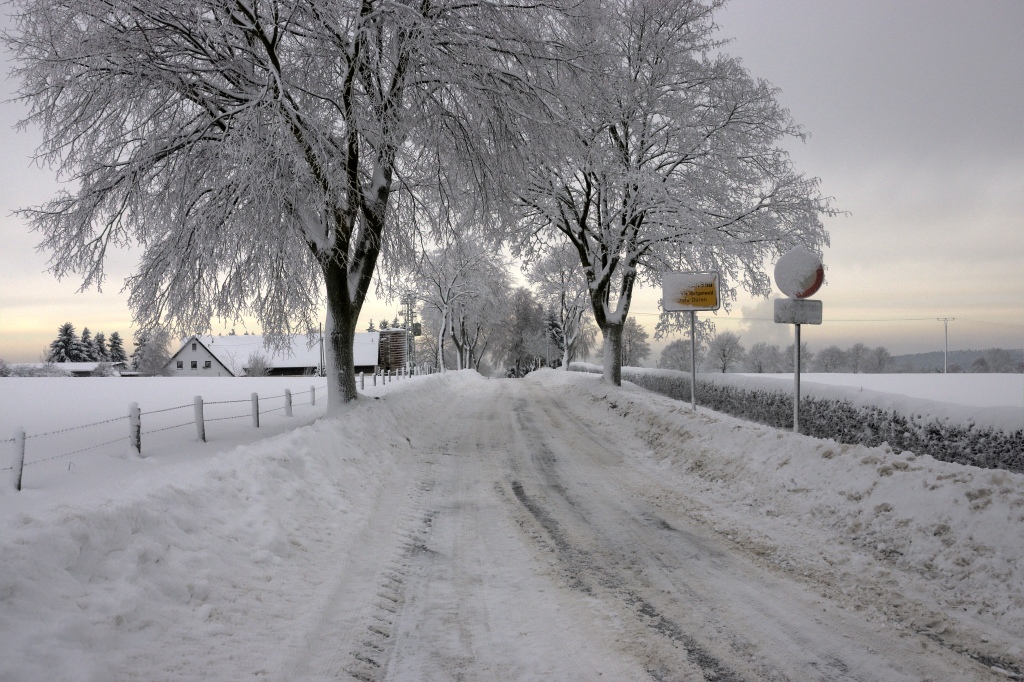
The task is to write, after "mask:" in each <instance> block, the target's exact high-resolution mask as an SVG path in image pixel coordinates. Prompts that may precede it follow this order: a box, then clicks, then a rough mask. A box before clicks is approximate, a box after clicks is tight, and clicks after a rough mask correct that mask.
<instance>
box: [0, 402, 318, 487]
mask: <svg viewBox="0 0 1024 682" xmlns="http://www.w3.org/2000/svg"><path fill="white" fill-rule="evenodd" d="M326 388H327V386H326V384H325V385H323V386H314V387H312V388H310V389H308V390H306V391H300V392H296V393H292V394H291V395H292V396H297V395H305V394H307V393H313V392H314V391H317V390H321V391H322V390H325V389H326ZM287 396H288V394H287V393H282V394H280V395H273V396H266V397H262V398H261V400H265V401H266V400H277V399H280V398H287ZM251 400H252V399H251V398H242V399H239V400H211V401H209V402H204V403H203V404H204V405H232V404H238V403H248V402H250V401H251ZM312 402H313V401H312V400H307V401H303V402H298V403H294V402H293V403H292V406H293V407H297V406H299V405H309V404H312ZM193 405H194V404H193V403H188V404H185V405H175V406H173V407H164V408H161V409H158V410H146V411H143V412H141V415H140V416H142V417H143V418H145V417H149V416H152V415H155V414H161V413H164V412H174V411H175V410H183V409H186V408H189V407H192V406H193ZM286 407H287V404H286V405H281V406H280V407H274V408H271V409H266V410H263V409H261V410H260V411H259V414H269V413H271V412H279V411H281V410H284V409H285V408H286ZM251 416H252V412H251V411H250V412H246V413H245V414H239V415H231V416H227V417H207V418H205V419H204V420H203V422H204V423H205V422H218V421H228V420H231V419H245V418H247V417H251ZM126 419H130V417H129V416H128V415H124V416H121V417H112V418H111V419H104V420H102V421H98V422H92V423H90V424H82V425H79V426H69V427H67V428H63V429H54V430H53V431H45V432H43V433H33V434H26V435H25V440H26V441H27V440H29V439H32V438H42V437H44V436H55V435H58V434H61V433H69V432H71V431H80V430H82V429H88V428H92V427H94V426H102V425H104V424H112V423H114V422H120V421H124V420H126ZM193 424H195V420H189V421H187V422H182V423H180V424H174V425H172V426H164V427H161V428H159V429H151V430H148V431H141V432H140V436H148V435H152V434H154V433H160V432H162V431H171V430H173V429H180V428H184V427H186V426H192V425H193ZM130 440H131V436H121V437H120V438H115V439H113V440H108V441H105V442H103V443H97V444H95V445H88V446H86V447H83V448H78V449H76V450H72V451H71V452H65V453H62V454H60V455H54V456H52V457H44V458H43V459H35V460H32V461H28V462H24V463H23V464H22V466H26V467H27V466H33V465H35V464H42V463H43V462H50V461H53V460H57V459H63V458H66V457H70V456H72V455H77V454H80V453H82V452H88V451H90V450H96V449H98V448H102V447H105V446H107V445H113V444H115V443H120V442H122V441H130ZM17 441H18V438H6V439H4V440H0V444H6V443H16V442H17ZM13 469H14V466H13V465H10V466H5V467H0V471H13Z"/></svg>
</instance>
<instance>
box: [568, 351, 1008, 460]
mask: <svg viewBox="0 0 1024 682" xmlns="http://www.w3.org/2000/svg"><path fill="white" fill-rule="evenodd" d="M570 369H572V370H575V371H581V372H593V373H597V374H599V373H600V372H601V368H600V367H597V366H595V365H585V364H580V363H574V364H573V365H572V366H570ZM622 378H623V380H626V381H631V382H633V383H634V384H636V385H638V386H642V387H643V388H646V389H647V390H650V391H654V392H656V393H661V394H662V395H667V396H669V397H670V398H675V399H677V400H685V401H689V400H690V377H689V375H688V374H685V373H683V372H675V371H671V370H660V371H651V370H641V371H638V370H636V369H634V368H627V367H624V368H623V369H622ZM696 398H697V403H698V404H700V405H702V406H704V407H708V408H710V409H712V410H716V411H718V412H725V413H727V414H731V415H733V416H736V417H741V418H743V419H749V420H751V421H755V422H759V423H761V424H767V425H769V426H775V427H778V428H783V429H792V428H793V396H792V395H791V394H789V393H788V392H783V391H776V390H771V389H767V388H760V387H759V388H744V387H739V386H732V385H726V384H720V383H716V382H711V381H700V380H698V381H697V391H696ZM800 432H801V433H803V434H805V435H808V436H814V437H815V438H831V439H833V440H835V441H837V442H840V443H848V444H851V445H867V446H877V445H881V444H883V443H887V444H888V445H889V446H890V447H892V449H893V450H895V451H897V452H901V451H903V450H909V451H911V452H914V453H915V454H918V455H924V454H926V455H931V456H932V457H934V458H935V459H938V460H942V461H946V462H956V463H958V464H968V465H971V466H979V467H986V468H990V469H1007V470H1010V471H1020V472H1024V429H1020V430H1017V431H1010V432H1007V431H1002V430H1000V429H996V428H992V427H987V426H978V425H976V424H974V423H973V422H968V423H965V424H957V423H951V422H949V421H948V420H939V419H927V418H923V417H915V416H914V415H905V414H900V413H899V412H897V411H895V410H885V409H882V408H878V407H874V406H869V405H854V404H853V403H852V402H850V401H848V400H838V399H833V398H820V397H814V396H805V397H802V398H801V400H800Z"/></svg>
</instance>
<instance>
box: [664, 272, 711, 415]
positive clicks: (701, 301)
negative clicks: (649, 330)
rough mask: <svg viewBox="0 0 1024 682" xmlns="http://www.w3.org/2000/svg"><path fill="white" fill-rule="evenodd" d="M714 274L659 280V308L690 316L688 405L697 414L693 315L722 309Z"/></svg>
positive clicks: (678, 274) (688, 274)
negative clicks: (703, 311) (701, 311)
mask: <svg viewBox="0 0 1024 682" xmlns="http://www.w3.org/2000/svg"><path fill="white" fill-rule="evenodd" d="M718 281H719V277H718V273H717V272H666V273H664V274H662V276H661V307H662V309H663V310H664V311H665V312H666V313H690V405H691V407H692V408H693V411H694V412H696V411H697V311H698V310H718V309H719V308H721V307H722V298H721V296H719V293H718V292H719V287H718Z"/></svg>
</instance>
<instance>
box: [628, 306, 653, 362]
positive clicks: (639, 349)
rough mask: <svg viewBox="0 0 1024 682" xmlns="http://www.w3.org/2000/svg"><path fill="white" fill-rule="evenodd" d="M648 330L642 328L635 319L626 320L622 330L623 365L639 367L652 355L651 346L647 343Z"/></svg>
mask: <svg viewBox="0 0 1024 682" xmlns="http://www.w3.org/2000/svg"><path fill="white" fill-rule="evenodd" d="M648 338H649V337H648V334H647V330H646V329H644V328H643V327H642V326H640V323H639V322H637V321H636V318H635V317H630V318H627V319H626V324H625V326H623V328H622V364H623V365H629V366H634V367H639V366H640V363H641V362H643V361H644V360H646V359H647V358H648V357H650V355H651V344H649V343H648V342H647V339H648Z"/></svg>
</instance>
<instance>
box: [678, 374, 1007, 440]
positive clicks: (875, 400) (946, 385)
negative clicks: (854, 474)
mask: <svg viewBox="0 0 1024 682" xmlns="http://www.w3.org/2000/svg"><path fill="white" fill-rule="evenodd" d="M701 380H704V381H714V382H719V383H725V384H730V385H734V386H746V387H751V388H754V387H757V388H767V389H770V390H775V391H781V392H787V393H792V390H793V375H792V374H722V373H707V374H701V375H699V376H698V378H697V381H698V383H699V382H700V381H701ZM800 395H801V396H814V397H818V398H829V399H833V400H847V401H849V402H851V403H853V404H854V405H858V406H875V407H878V408H881V409H883V410H887V411H893V410H895V411H896V412H898V413H900V414H902V415H906V416H908V417H909V416H913V417H914V418H915V419H916V420H917V421H918V422H931V421H936V422H948V423H953V424H972V423H973V424H975V425H977V426H980V427H985V428H994V429H998V430H1001V431H1005V432H1014V431H1019V430H1021V429H1022V428H1024V374H840V373H834V374H833V373H810V374H808V373H804V374H801V376H800Z"/></svg>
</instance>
